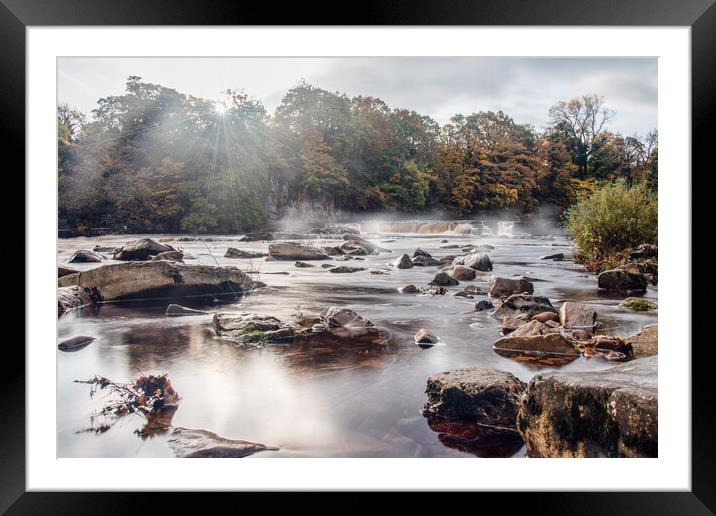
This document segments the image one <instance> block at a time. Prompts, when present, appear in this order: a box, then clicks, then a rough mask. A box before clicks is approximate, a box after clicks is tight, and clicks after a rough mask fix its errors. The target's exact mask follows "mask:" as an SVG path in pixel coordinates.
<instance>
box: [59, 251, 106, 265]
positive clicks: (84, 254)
mask: <svg viewBox="0 0 716 516" xmlns="http://www.w3.org/2000/svg"><path fill="white" fill-rule="evenodd" d="M101 261H102V257H101V256H100V255H98V254H97V253H95V252H92V251H87V250H85V249H81V250H79V251H76V252H75V253H74V254H73V255H72V256H70V257H69V258H68V259H67V263H97V262H101Z"/></svg>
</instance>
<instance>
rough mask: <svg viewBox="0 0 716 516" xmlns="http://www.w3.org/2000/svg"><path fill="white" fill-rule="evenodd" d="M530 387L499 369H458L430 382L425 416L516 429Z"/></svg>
mask: <svg viewBox="0 0 716 516" xmlns="http://www.w3.org/2000/svg"><path fill="white" fill-rule="evenodd" d="M525 387H526V384H525V383H524V382H521V381H520V380H519V379H517V378H516V377H514V376H513V375H512V374H510V373H507V372H505V371H499V370H497V369H483V368H470V369H456V370H453V371H448V372H445V373H440V374H435V375H432V376H430V378H428V385H427V389H426V390H425V393H426V394H427V396H428V402H427V403H426V404H425V406H424V407H423V410H422V413H423V415H424V416H432V417H442V418H450V419H459V420H468V421H471V422H474V423H481V424H485V425H496V426H504V427H514V426H515V418H516V416H517V410H518V406H519V402H520V398H521V396H522V393H523V391H524V390H525Z"/></svg>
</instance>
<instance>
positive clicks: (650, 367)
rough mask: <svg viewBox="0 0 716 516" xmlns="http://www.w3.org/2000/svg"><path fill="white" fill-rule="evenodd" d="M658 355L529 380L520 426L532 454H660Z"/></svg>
mask: <svg viewBox="0 0 716 516" xmlns="http://www.w3.org/2000/svg"><path fill="white" fill-rule="evenodd" d="M657 379H658V366H657V357H656V356H654V357H648V358H642V359H638V360H634V361H632V362H629V363H627V364H623V365H620V366H617V367H613V368H611V369H605V370H602V371H593V372H581V373H575V372H563V373H547V374H540V375H537V376H535V377H534V378H533V379H532V381H530V383H529V385H528V387H527V391H526V393H525V396H524V398H523V400H522V403H521V404H520V409H519V413H518V415H517V428H518V430H519V432H520V434H521V435H522V438H523V439H524V441H525V445H526V447H527V454H528V455H529V456H530V457H656V456H657V452H658V432H657V430H658V392H657V385H658V382H657Z"/></svg>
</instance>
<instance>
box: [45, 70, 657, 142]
mask: <svg viewBox="0 0 716 516" xmlns="http://www.w3.org/2000/svg"><path fill="white" fill-rule="evenodd" d="M130 75H139V76H141V77H142V78H143V79H144V80H145V81H147V82H152V83H158V84H161V85H163V86H166V87H170V88H174V89H176V90H178V91H180V92H181V93H186V94H191V95H195V96H200V97H206V98H210V99H217V100H218V99H219V98H221V94H220V92H221V91H222V90H225V89H227V88H232V89H243V90H245V91H246V93H248V94H249V95H250V96H252V97H254V98H256V99H258V100H261V101H262V102H263V104H264V106H265V107H266V108H267V110H268V111H269V112H270V113H273V111H274V109H275V108H276V106H277V105H278V104H279V103H280V102H281V99H282V97H283V95H284V94H285V93H286V91H287V90H288V89H289V88H291V87H292V86H294V85H295V84H296V83H297V82H298V81H299V80H301V79H305V80H306V81H308V82H310V83H311V84H313V85H315V86H318V87H320V88H324V89H326V90H330V91H339V92H342V93H343V92H344V93H347V94H348V95H350V96H354V95H369V96H373V97H379V98H381V99H383V100H384V101H385V102H386V103H387V104H388V105H389V106H390V107H392V108H395V107H403V108H410V109H414V110H415V111H418V112H419V113H421V114H427V115H430V116H431V117H433V118H435V119H436V120H438V121H439V122H441V123H445V122H447V121H448V120H449V119H450V117H451V116H453V115H454V114H456V113H462V114H470V113H474V112H477V111H487V110H491V111H497V110H502V111H504V112H506V113H507V114H509V115H510V116H512V117H513V118H514V119H515V121H517V122H519V123H528V124H532V125H534V126H535V127H536V128H538V129H541V128H543V127H544V125H545V124H546V121H547V111H548V109H549V107H550V106H551V105H553V104H554V103H555V102H557V101H559V100H568V99H570V98H573V97H576V96H580V95H584V94H589V93H597V94H599V95H602V96H604V97H605V101H606V104H607V107H609V108H611V109H614V110H615V111H616V112H617V116H616V117H615V118H614V119H613V120H612V122H611V125H610V129H611V130H612V131H614V132H621V133H622V134H625V135H631V134H633V133H635V132H636V133H639V134H640V135H644V134H646V133H647V132H648V131H650V130H651V129H655V128H656V127H657V60H656V59H655V58H581V59H575V58H510V57H487V58H486V57H445V58H443V57H386V58H379V57H372V58H74V57H72V58H61V59H59V62H58V99H59V102H60V103H67V104H69V105H70V106H72V107H76V108H79V109H80V110H82V111H84V112H87V113H89V112H90V111H91V110H92V109H93V108H94V107H95V106H96V102H97V99H99V98H100V97H106V96H109V95H119V94H121V93H122V92H123V90H124V83H125V81H126V79H127V77H128V76H130Z"/></svg>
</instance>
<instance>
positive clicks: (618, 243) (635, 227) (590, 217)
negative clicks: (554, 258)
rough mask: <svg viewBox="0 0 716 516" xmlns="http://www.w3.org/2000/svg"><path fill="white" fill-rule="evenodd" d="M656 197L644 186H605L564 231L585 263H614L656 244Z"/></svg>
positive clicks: (575, 209) (575, 211) (574, 211)
mask: <svg viewBox="0 0 716 516" xmlns="http://www.w3.org/2000/svg"><path fill="white" fill-rule="evenodd" d="M657 221H658V204H657V196H656V194H655V193H654V192H653V191H652V190H650V189H649V188H648V186H647V185H646V184H645V183H639V184H634V185H631V186H630V185H629V184H628V183H627V181H626V180H625V179H618V180H616V181H614V182H610V183H605V184H603V185H602V186H600V187H598V188H596V190H595V191H594V192H593V193H592V194H591V195H588V196H586V197H583V198H582V199H581V200H580V201H578V202H577V203H576V204H575V205H574V206H572V207H571V208H569V210H568V211H567V212H566V216H565V222H566V224H565V227H566V230H567V232H568V233H569V235H570V236H571V237H572V239H573V240H574V241H575V244H576V246H577V250H578V253H579V255H580V256H581V257H582V259H583V260H584V261H589V260H597V261H599V260H603V259H611V258H614V257H615V256H619V255H621V254H622V253H624V252H625V251H627V250H629V249H632V248H635V247H637V246H638V245H640V244H644V243H647V244H656V243H657V236H658V231H657Z"/></svg>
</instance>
